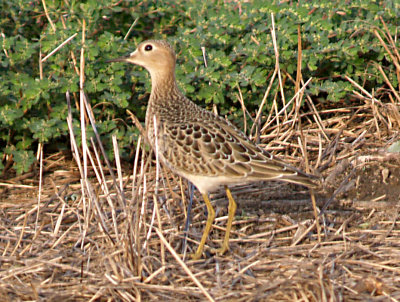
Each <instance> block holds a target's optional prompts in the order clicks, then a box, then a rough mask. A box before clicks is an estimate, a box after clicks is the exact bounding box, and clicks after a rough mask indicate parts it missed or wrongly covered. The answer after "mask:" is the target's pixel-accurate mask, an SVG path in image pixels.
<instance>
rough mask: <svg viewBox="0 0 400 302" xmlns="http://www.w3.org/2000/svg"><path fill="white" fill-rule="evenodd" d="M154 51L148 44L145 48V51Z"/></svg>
mask: <svg viewBox="0 0 400 302" xmlns="http://www.w3.org/2000/svg"><path fill="white" fill-rule="evenodd" d="M152 49H153V46H152V45H150V44H147V45H146V46H145V47H144V50H145V51H150V50H152Z"/></svg>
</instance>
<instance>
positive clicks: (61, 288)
mask: <svg viewBox="0 0 400 302" xmlns="http://www.w3.org/2000/svg"><path fill="white" fill-rule="evenodd" d="M386 34H387V33H386ZM82 39H83V42H84V35H83V38H82ZM387 41H389V42H388V44H389V45H386V47H387V51H391V55H392V56H393V58H394V59H396V60H399V59H400V58H399V56H398V54H397V52H395V51H393V49H394V48H393V47H392V46H393V45H392V44H390V39H387ZM382 42H383V43H385V42H384V40H382ZM299 50H300V53H301V46H300V47H299ZM276 51H278V50H277V49H276ZM81 55H82V58H83V56H84V52H83V50H82V54H81ZM299 61H300V62H299V65H300V66H301V58H300V57H299ZM81 62H83V60H81ZM382 71H383V70H382ZM80 72H81V75H82V78H81V89H82V90H81V96H80V100H81V105H80V108H86V112H82V124H85V123H86V119H85V114H87V118H88V119H89V120H90V122H91V123H92V125H93V127H95V124H94V117H93V116H92V113H91V110H90V106H89V104H88V102H87V99H86V97H85V95H84V93H83V89H84V85H83V75H84V65H83V64H82V65H81V66H80ZM275 75H276V76H279V78H280V77H284V78H285V79H284V81H285V80H290V78H288V76H287V75H280V72H279V69H277V70H276V73H274V76H275ZM348 80H349V81H350V82H352V83H353V85H354V89H355V90H354V100H353V101H352V104H351V105H346V104H345V103H341V102H338V103H336V104H335V106H334V107H332V108H328V107H327V106H326V105H325V106H323V105H316V104H314V103H313V101H312V100H311V99H309V98H306V99H305V105H304V106H300V105H301V100H302V99H303V95H302V89H301V88H302V80H301V75H298V76H297V78H296V79H295V80H293V81H294V83H295V85H296V87H298V93H297V94H296V96H295V97H294V98H293V99H292V100H287V101H286V104H287V105H288V106H286V107H284V108H285V110H281V111H279V109H278V108H279V107H282V106H279V105H278V96H276V97H274V99H275V103H274V108H273V110H271V113H270V115H269V116H268V117H266V118H264V119H262V114H261V112H262V111H260V115H257V117H256V123H255V124H258V122H259V121H263V125H261V127H259V129H258V130H257V127H253V129H252V131H251V134H252V137H253V138H254V139H255V140H259V141H260V144H261V145H262V146H264V147H265V148H266V149H268V150H270V151H271V152H273V153H275V154H277V156H278V157H282V158H285V160H287V161H291V162H292V163H293V164H294V165H296V166H299V167H302V168H304V169H305V170H308V171H310V172H312V173H316V174H319V175H321V176H322V177H323V179H324V180H325V181H324V182H323V184H322V185H321V188H320V190H318V191H317V192H316V195H317V205H318V207H319V208H322V207H323V206H324V205H326V203H327V202H328V201H329V202H331V203H330V206H329V207H328V208H327V209H326V210H325V211H324V212H323V213H321V214H320V216H319V219H318V220H319V223H318V224H317V223H316V222H315V219H314V214H313V209H312V207H311V202H310V198H309V194H308V192H307V191H305V189H304V188H301V187H298V186H293V185H283V184H281V183H261V184H255V185H248V186H237V187H236V188H235V189H234V190H233V193H234V195H235V196H236V197H237V199H238V201H239V206H240V207H239V209H238V211H237V217H236V221H235V222H234V227H233V231H232V236H231V238H232V240H231V251H230V252H229V253H227V254H226V255H224V256H216V255H210V254H207V257H206V258H205V259H203V260H199V261H192V260H189V259H188V257H186V252H191V251H192V250H195V248H196V246H197V243H198V240H199V238H200V236H201V234H202V229H203V225H204V223H205V213H204V209H203V206H202V205H203V203H202V201H201V197H200V196H199V195H198V194H197V193H195V195H194V200H195V208H194V209H193V211H192V221H193V224H192V225H191V228H190V230H189V236H188V244H187V245H184V244H183V238H184V228H183V226H184V223H185V220H186V217H187V213H186V212H185V211H186V206H187V201H188V196H187V194H186V192H187V191H188V190H187V183H186V181H184V180H181V179H179V178H177V177H176V176H174V175H172V174H171V173H169V172H168V171H166V170H165V169H164V168H163V167H161V168H160V167H159V166H157V165H155V164H154V159H153V158H152V157H149V155H148V154H147V153H146V152H144V147H143V144H141V143H140V141H139V143H138V146H137V153H136V161H135V163H134V169H133V172H130V171H127V170H123V169H122V168H121V164H120V163H119V161H118V158H117V160H116V163H115V166H116V167H117V168H111V166H112V165H111V163H106V164H105V165H103V163H102V162H101V161H100V160H99V158H100V155H99V154H101V152H102V151H101V145H99V144H98V142H96V143H95V142H93V141H91V142H90V145H89V146H88V145H84V146H83V147H82V149H78V147H77V146H76V144H75V140H74V133H73V132H72V130H71V142H72V150H73V156H74V158H75V160H74V161H71V160H69V159H67V158H66V157H65V155H64V154H55V155H53V156H51V157H47V158H44V159H43V157H41V158H42V159H41V160H40V163H41V164H40V170H39V175H37V173H33V174H30V175H25V176H21V177H17V178H14V179H10V180H8V181H7V182H5V183H2V184H1V186H0V190H1V191H0V198H1V201H0V217H1V220H0V254H1V256H0V261H1V268H0V296H1V297H2V298H3V300H4V301H7V300H9V301H18V300H20V301H32V300H35V301H38V300H43V301H53V300H58V301H60V300H61V301H95V300H96V301H106V300H107V301H110V300H116V301H119V300H121V301H141V300H145V301H147V300H160V301H169V300H174V301H177V300H178V301H179V300H185V301H193V300H215V301H219V300H223V301H232V300H234V301H349V300H360V301H365V300H374V301H381V300H382V301H398V300H399V299H400V252H399V251H400V231H399V230H398V229H397V226H398V225H399V221H398V215H399V210H398V209H399V208H398V196H399V194H400V192H399V188H398V187H399V185H398V184H399V179H400V165H399V158H398V155H397V154H393V153H388V152H386V149H387V146H388V145H389V144H391V143H392V142H394V141H395V140H397V139H398V135H399V131H398V129H399V125H400V115H399V113H398V110H399V104H400V103H399V100H398V99H397V92H396V91H395V90H394V88H393V87H390V86H389V85H388V87H389V89H388V90H385V91H383V90H382V91H381V92H382V94H381V95H379V91H377V94H375V96H373V95H371V94H370V93H369V92H367V91H365V90H364V89H363V88H362V87H361V86H360V85H358V84H357V83H355V82H353V81H352V80H351V79H349V78H348ZM272 82H273V80H271V83H272ZM268 91H269V90H268V89H267V92H266V97H267V95H268ZM377 97H380V98H381V100H379V99H377ZM384 100H388V101H384ZM242 104H244V102H242ZM262 106H263V104H261V105H260V108H262ZM242 108H243V110H244V111H245V110H246V109H245V106H244V105H243V106H242ZM244 113H245V112H244ZM70 118H72V117H69V119H70ZM83 135H85V134H83ZM115 154H116V155H117V154H118V150H117V148H115ZM157 167H159V168H157ZM114 174H116V175H115V176H114ZM224 198H225V197H224V196H223V195H221V194H220V192H216V193H215V194H213V195H212V200H213V201H214V202H215V203H216V204H217V205H221V204H222V205H223V204H224V203H225V201H224ZM218 209H219V210H218V211H217V215H218V217H219V218H218V219H217V220H216V222H215V224H214V231H213V233H212V234H211V236H210V238H209V240H208V242H207V244H208V246H211V247H216V246H218V245H219V243H220V241H221V238H222V234H223V232H224V225H225V222H226V219H227V217H226V208H225V207H219V208H218ZM317 225H320V231H321V233H320V237H321V238H320V239H321V240H320V242H319V240H318V236H317V228H316V226H317ZM182 254H183V255H182Z"/></svg>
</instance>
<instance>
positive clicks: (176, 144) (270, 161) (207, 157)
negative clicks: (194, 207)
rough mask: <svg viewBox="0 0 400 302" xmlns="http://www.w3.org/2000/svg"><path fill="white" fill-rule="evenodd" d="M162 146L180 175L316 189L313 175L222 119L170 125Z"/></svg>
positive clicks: (164, 155) (165, 154)
mask: <svg viewBox="0 0 400 302" xmlns="http://www.w3.org/2000/svg"><path fill="white" fill-rule="evenodd" d="M159 143H160V151H161V152H162V155H163V157H164V158H165V159H166V161H167V162H168V163H169V165H170V166H171V167H172V168H173V169H175V170H177V171H184V172H188V173H193V174H197V175H204V176H226V177H231V178H243V179H247V180H249V181H254V180H271V179H277V180H279V179H280V180H285V181H288V182H293V183H300V184H304V185H307V186H314V183H313V181H312V180H311V177H310V176H309V175H307V174H305V173H303V172H301V171H300V170H297V169H295V168H293V167H291V166H289V165H287V164H285V163H284V162H282V161H280V160H277V159H275V158H274V157H272V156H271V155H269V154H267V153H266V152H264V151H263V150H262V149H261V148H260V147H258V146H257V145H255V144H254V143H253V142H251V141H250V140H248V138H247V137H246V136H245V135H244V134H243V133H242V132H241V131H240V130H238V129H237V128H236V127H234V126H233V125H232V124H230V123H229V122H227V121H225V120H224V119H222V118H220V117H218V116H214V115H213V116H212V120H208V119H207V118H205V119H204V120H202V121H200V120H196V121H189V122H187V123H185V124H182V123H176V124H175V123H168V124H166V125H165V126H164V134H162V135H161V137H160V142H159Z"/></svg>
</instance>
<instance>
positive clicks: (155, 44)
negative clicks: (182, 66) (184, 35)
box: [108, 40, 175, 77]
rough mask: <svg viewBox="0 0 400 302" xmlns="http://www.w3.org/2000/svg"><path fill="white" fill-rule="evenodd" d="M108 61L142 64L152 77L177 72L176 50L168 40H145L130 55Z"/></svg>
mask: <svg viewBox="0 0 400 302" xmlns="http://www.w3.org/2000/svg"><path fill="white" fill-rule="evenodd" d="M108 62H128V63H132V64H136V65H139V66H142V67H144V68H146V69H147V70H148V71H149V72H150V75H151V76H152V77H153V76H157V75H160V74H166V73H170V72H175V52H174V50H173V49H172V47H171V45H169V44H168V42H166V41H162V40H147V41H144V42H142V43H140V44H139V46H138V47H137V49H136V50H135V51H134V52H132V53H130V54H129V55H127V56H124V57H120V58H116V59H111V60H109V61H108Z"/></svg>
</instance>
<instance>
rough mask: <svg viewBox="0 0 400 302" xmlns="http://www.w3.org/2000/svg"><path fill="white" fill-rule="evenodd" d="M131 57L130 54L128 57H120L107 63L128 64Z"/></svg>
mask: <svg viewBox="0 0 400 302" xmlns="http://www.w3.org/2000/svg"><path fill="white" fill-rule="evenodd" d="M129 57H130V54H129V55H126V56H123V57H119V58H115V59H110V60H107V61H106V63H113V62H127V61H128V59H129Z"/></svg>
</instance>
